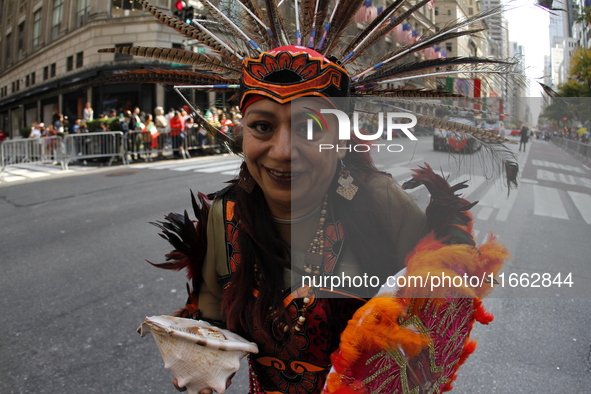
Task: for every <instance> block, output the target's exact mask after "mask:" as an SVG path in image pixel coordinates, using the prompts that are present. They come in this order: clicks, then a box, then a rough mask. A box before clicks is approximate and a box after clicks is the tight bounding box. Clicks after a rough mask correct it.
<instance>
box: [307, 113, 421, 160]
mask: <svg viewBox="0 0 591 394" xmlns="http://www.w3.org/2000/svg"><path fill="white" fill-rule="evenodd" d="M304 108H305V109H307V110H309V111H310V112H306V114H307V115H308V116H310V118H311V119H308V123H307V139H308V140H310V141H311V140H313V139H314V123H316V125H317V127H319V128H320V130H321V131H324V130H326V129H327V128H328V125H327V122H326V119H325V118H324V116H322V114H332V115H335V116H336V117H337V121H338V125H339V140H350V139H351V130H353V133H354V134H355V136H356V137H357V138H358V139H359V140H362V141H376V140H379V139H381V138H383V136H384V135H385V137H386V138H385V139H386V140H388V141H391V140H392V138H393V135H394V134H393V131H394V130H400V131H402V132H403V133H404V135H406V136H407V137H408V138H409V139H410V140H411V141H417V140H418V139H417V137H415V136H414V135H413V134H412V132H411V131H410V129H411V128H413V127H414V126H416V124H417V117H416V116H415V115H414V114H410V113H406V112H386V114H385V116H384V113H383V112H378V114H377V115H378V121H377V130H376V131H375V132H373V133H371V132H370V133H368V132H367V130H364V131H366V132H365V133H364V132H362V131H361V129H360V127H359V112H357V111H355V112H353V127H351V120H350V119H349V116H348V115H347V114H346V113H345V112H343V111H341V110H338V109H333V108H330V109H324V108H323V109H321V110H320V112H318V111H316V110H314V109H312V108H309V107H304ZM384 118H385V119H386V131H385V134H384ZM400 120H409V121H408V122H403V123H399V122H400ZM372 147H374V148H377V150H378V151H380V147H385V148H386V149H387V150H388V152H402V150H403V149H404V148H403V147H402V145H400V144H389V145H388V144H376V143H374V144H372V145H367V144H356V145H354V146H353V147H351V146H350V145H348V146H338V145H333V144H319V150H320V151H322V150H330V149H336V150H337V151H338V150H341V149H345V150H348V151H351V149H354V150H355V151H357V152H367V151H369V150H370V149H371V148H372Z"/></svg>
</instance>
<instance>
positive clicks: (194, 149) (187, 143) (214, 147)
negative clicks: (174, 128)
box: [183, 124, 224, 155]
mask: <svg viewBox="0 0 591 394" xmlns="http://www.w3.org/2000/svg"><path fill="white" fill-rule="evenodd" d="M184 135H185V139H184V141H183V146H184V148H185V152H186V154H187V155H189V154H194V155H213V154H217V153H220V152H223V151H224V147H223V146H221V145H220V144H219V143H218V142H217V141H216V139H215V137H214V136H213V135H210V134H209V133H207V132H206V131H205V129H204V128H203V127H200V126H199V125H197V124H193V125H191V126H189V127H187V129H186V130H185V132H184Z"/></svg>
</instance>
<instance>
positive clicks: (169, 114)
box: [164, 108, 176, 121]
mask: <svg viewBox="0 0 591 394" xmlns="http://www.w3.org/2000/svg"><path fill="white" fill-rule="evenodd" d="M175 111H176V110H175V109H174V108H170V109H169V110H168V113H167V114H166V115H164V117H165V118H166V120H168V121H170V120H171V119H172V117H173V116H174V113H175Z"/></svg>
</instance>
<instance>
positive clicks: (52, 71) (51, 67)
mask: <svg viewBox="0 0 591 394" xmlns="http://www.w3.org/2000/svg"><path fill="white" fill-rule="evenodd" d="M49 70H50V71H49V76H50V77H51V78H53V77H55V63H51V66H50V67H49Z"/></svg>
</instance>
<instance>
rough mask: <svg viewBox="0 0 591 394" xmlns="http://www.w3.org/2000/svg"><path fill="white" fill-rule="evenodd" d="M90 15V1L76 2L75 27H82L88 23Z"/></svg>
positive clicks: (79, 0)
mask: <svg viewBox="0 0 591 394" xmlns="http://www.w3.org/2000/svg"><path fill="white" fill-rule="evenodd" d="M89 14H90V0H78V9H77V10H76V27H80V26H82V25H84V24H85V23H86V22H87V21H88V15H89Z"/></svg>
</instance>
